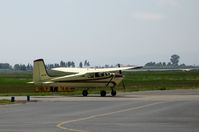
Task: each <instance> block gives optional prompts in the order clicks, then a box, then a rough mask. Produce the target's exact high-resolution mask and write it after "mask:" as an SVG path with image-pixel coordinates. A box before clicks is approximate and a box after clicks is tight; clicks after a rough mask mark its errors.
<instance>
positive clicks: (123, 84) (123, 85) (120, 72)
mask: <svg viewBox="0 0 199 132" xmlns="http://www.w3.org/2000/svg"><path fill="white" fill-rule="evenodd" d="M117 66H118V67H120V66H121V65H120V64H117ZM119 74H120V75H122V71H121V70H119ZM122 87H123V89H124V92H125V91H126V86H125V83H124V80H123V79H122Z"/></svg>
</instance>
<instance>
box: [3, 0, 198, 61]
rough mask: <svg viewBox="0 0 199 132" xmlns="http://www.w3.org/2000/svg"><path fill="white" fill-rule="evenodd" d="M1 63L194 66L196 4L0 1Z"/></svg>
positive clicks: (177, 0) (184, 0) (178, 0)
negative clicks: (172, 62)
mask: <svg viewBox="0 0 199 132" xmlns="http://www.w3.org/2000/svg"><path fill="white" fill-rule="evenodd" d="M0 46H1V47H0V62H9V63H11V64H14V63H25V64H26V63H29V62H30V63H32V61H33V60H34V59H37V58H44V59H45V61H46V62H47V63H54V62H59V61H60V60H64V61H69V60H73V61H75V62H79V61H80V60H85V59H88V60H89V61H90V63H91V64H92V65H99V64H100V63H102V64H116V63H123V64H135V65H143V64H145V63H147V62H149V61H156V62H158V61H166V62H168V61H169V59H170V56H171V55H172V54H178V55H180V57H181V59H180V63H185V64H197V65H199V0H0Z"/></svg>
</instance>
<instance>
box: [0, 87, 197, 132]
mask: <svg viewBox="0 0 199 132" xmlns="http://www.w3.org/2000/svg"><path fill="white" fill-rule="evenodd" d="M0 99H10V97H0ZM16 100H19V101H21V102H23V100H26V97H24V96H20V97H16ZM31 100H32V101H31V102H26V103H19V104H11V105H0V132H41V131H42V132H66V131H67V132H102V131H103V132H160V131H161V132H168V131H169V132H198V131H199V89H192V90H171V91H148V92H133V93H119V94H118V96H116V97H111V96H108V97H99V95H90V96H89V97H81V96H72V97H69V96H40V97H38V96H35V97H31Z"/></svg>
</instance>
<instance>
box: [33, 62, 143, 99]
mask: <svg viewBox="0 0 199 132" xmlns="http://www.w3.org/2000/svg"><path fill="white" fill-rule="evenodd" d="M139 68H142V67H140V66H134V67H120V65H119V67H117V68H67V67H58V68H52V69H51V70H54V71H61V72H64V73H66V75H64V76H58V77H53V76H50V75H49V74H48V72H47V70H46V67H45V63H44V60H43V59H37V60H34V65H33V82H29V83H33V84H35V85H37V86H47V87H50V88H51V89H52V91H58V88H59V87H62V88H63V87H64V88H65V87H66V88H83V91H82V95H83V96H87V95H88V90H89V89H90V88H96V87H97V88H105V89H106V88H111V95H112V96H116V86H118V85H119V84H120V83H121V82H122V80H123V79H124V76H123V75H122V71H123V70H128V69H139ZM68 73H70V75H67V74H68ZM100 95H101V96H102V97H104V96H106V91H105V90H101V91H100Z"/></svg>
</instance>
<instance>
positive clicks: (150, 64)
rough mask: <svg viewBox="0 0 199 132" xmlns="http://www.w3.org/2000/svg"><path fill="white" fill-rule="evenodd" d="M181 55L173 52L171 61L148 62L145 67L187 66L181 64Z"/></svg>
mask: <svg viewBox="0 0 199 132" xmlns="http://www.w3.org/2000/svg"><path fill="white" fill-rule="evenodd" d="M179 61H180V56H179V55H177V54H173V55H172V56H171V57H170V62H158V63H156V62H148V63H146V64H145V66H144V67H145V68H186V67H187V66H186V65H185V64H179Z"/></svg>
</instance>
